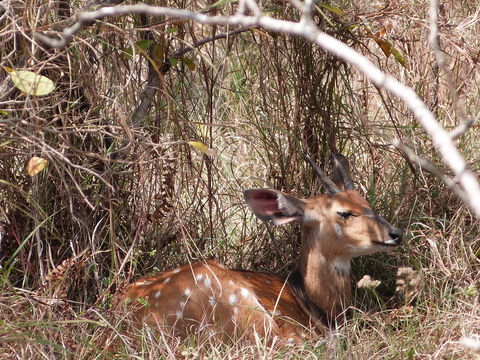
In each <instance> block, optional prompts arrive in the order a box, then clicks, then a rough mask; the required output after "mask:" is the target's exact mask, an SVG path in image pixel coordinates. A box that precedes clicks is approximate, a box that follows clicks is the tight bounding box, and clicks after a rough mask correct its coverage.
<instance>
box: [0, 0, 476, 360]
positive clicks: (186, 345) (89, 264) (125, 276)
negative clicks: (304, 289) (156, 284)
mask: <svg viewBox="0 0 480 360" xmlns="http://www.w3.org/2000/svg"><path fill="white" fill-rule="evenodd" d="M24 5H25V6H21V7H17V8H14V9H12V11H11V12H7V14H6V15H5V16H7V18H6V20H3V22H2V23H1V25H2V26H1V28H0V34H1V36H0V39H1V40H0V41H1V44H0V45H1V46H0V49H1V50H0V52H1V64H2V65H4V66H9V67H11V68H14V69H28V70H32V71H38V72H40V73H42V74H43V75H45V76H48V77H49V78H51V79H53V80H55V82H56V90H55V91H54V92H53V93H52V94H50V95H48V96H45V97H38V98H35V97H26V96H25V95H23V94H21V93H20V92H19V91H18V90H16V89H15V88H14V87H13V86H12V84H11V83H10V82H9V80H8V77H7V75H6V73H5V72H4V73H2V74H1V75H0V76H1V79H2V81H3V85H2V95H1V98H0V110H2V114H1V115H0V116H1V117H0V158H1V161H0V189H1V191H0V207H1V208H2V211H1V212H0V221H1V222H2V224H3V227H2V229H3V230H1V229H0V231H2V233H3V236H2V237H1V243H0V251H1V253H0V266H1V268H0V289H1V291H0V294H1V295H0V299H1V300H0V357H4V358H22V359H23V358H29V359H34V358H48V359H50V358H72V359H74V358H112V357H117V358H128V357H136V358H148V359H150V358H152V359H153V358H197V357H206V358H212V359H213V358H225V359H227V358H282V359H283V358H298V357H302V358H312V359H313V358H338V359H343V358H364V359H366V358H375V359H377V358H388V359H392V358H393V359H405V358H409V359H411V358H418V359H423V358H429V359H440V358H442V359H443V358H459V357H463V358H469V357H470V358H474V355H473V353H469V352H468V351H467V350H465V349H463V348H462V347H461V346H459V344H458V340H459V339H460V337H462V336H464V335H478V329H479V328H480V313H479V310H478V303H479V295H478V290H479V286H480V285H479V283H478V276H479V272H478V267H479V256H480V240H479V232H478V221H477V220H475V219H474V218H473V215H472V214H471V213H470V212H469V210H468V209H467V208H466V207H465V206H464V205H462V204H461V203H460V202H459V201H458V200H457V199H456V198H455V197H454V196H453V195H452V194H451V193H450V192H449V191H448V190H447V189H446V188H445V187H444V185H443V184H442V183H441V182H440V181H439V180H438V179H437V178H436V177H435V176H433V175H432V174H430V173H428V172H426V171H424V170H422V169H419V168H417V167H416V166H415V165H413V164H411V163H409V162H408V160H406V159H405V158H404V157H403V156H402V154H401V153H400V152H399V151H398V150H396V149H395V148H394V147H392V146H391V145H390V144H391V140H392V139H394V138H399V139H401V140H402V141H403V142H404V143H406V144H408V145H409V146H412V147H414V148H415V151H416V152H417V153H418V154H419V155H420V156H423V157H426V158H429V159H430V160H432V161H433V162H434V163H436V164H439V166H441V162H440V161H439V159H438V158H437V156H436V155H435V149H434V147H433V144H432V143H431V142H430V140H429V139H428V138H427V136H426V135H425V133H424V131H423V130H422V129H421V128H420V127H419V125H418V124H417V123H416V122H415V120H414V119H413V117H412V115H411V114H410V113H409V112H408V111H407V110H406V108H405V106H404V105H403V104H401V103H399V102H398V101H397V100H396V99H394V98H391V97H390V96H389V95H388V94H386V93H383V92H380V91H378V90H377V89H375V88H374V87H373V86H372V85H371V84H369V83H368V82H366V80H365V79H364V78H363V77H362V76H360V75H359V74H358V72H357V71H356V70H355V69H352V68H349V67H348V66H347V65H345V64H344V63H342V62H340V61H338V60H336V59H335V58H332V57H331V56H330V55H329V54H326V53H324V52H323V51H321V50H319V49H318V48H315V47H313V46H312V45H310V44H308V43H305V42H304V41H303V40H300V39H297V38H291V37H285V36H281V35H277V34H269V33H266V32H263V31H261V30H259V31H253V32H244V33H241V34H238V35H235V36H232V37H230V38H228V39H227V40H217V41H214V42H212V43H209V44H206V45H204V46H202V47H200V48H197V49H195V50H194V51H192V52H190V53H188V54H187V55H186V56H187V58H188V59H190V60H191V61H192V62H193V63H194V64H195V67H194V68H193V67H189V66H188V62H182V61H179V62H178V64H177V65H175V66H173V67H172V68H171V70H170V71H169V72H168V73H166V74H165V75H164V76H162V77H161V79H160V82H159V84H160V85H159V90H158V92H157V94H156V96H155V98H154V102H153V103H152V106H151V109H150V111H149V112H148V114H147V116H146V118H144V119H143V120H142V122H141V124H140V125H138V126H133V124H132V120H131V119H132V113H133V112H134V109H135V107H136V105H137V104H139V103H140V101H141V100H142V95H141V94H142V89H143V87H144V86H145V81H146V78H147V71H148V70H147V68H148V60H147V58H146V57H145V56H142V55H136V56H133V57H132V56H130V55H129V54H128V51H127V52H126V50H128V49H130V48H131V46H132V44H133V43H135V42H136V41H138V40H139V39H141V38H142V34H143V32H144V30H145V28H144V27H142V26H144V25H146V23H145V19H142V18H137V17H130V18H124V19H111V20H109V23H108V24H107V23H105V24H98V25H97V24H96V25H93V26H91V27H89V28H88V29H86V30H84V31H83V32H82V33H81V35H80V37H78V38H76V39H75V40H74V42H73V43H72V44H71V46H69V47H68V48H67V49H63V50H52V49H42V48H41V47H39V46H37V45H34V44H32V43H31V42H30V41H29V37H30V35H29V33H28V31H29V29H30V28H32V27H33V28H42V27H44V26H48V25H51V24H52V23H55V22H56V21H61V20H62V18H63V16H64V13H63V12H62V11H60V12H58V11H57V10H58V8H57V7H55V4H54V3H53V2H49V1H44V0H38V1H37V0H32V1H30V2H28V3H25V4H24ZM168 5H171V6H182V5H183V4H177V3H176V2H171V3H169V4H168ZM331 5H332V6H335V7H337V8H338V9H341V10H342V11H343V12H344V13H345V15H343V16H340V15H338V14H336V13H334V12H329V11H328V10H326V9H324V11H323V14H319V15H317V21H318V24H319V25H320V26H321V27H322V28H324V29H325V30H327V31H331V32H335V34H336V36H338V37H339V38H341V39H342V40H343V41H346V42H347V43H349V44H350V45H352V46H355V47H356V48H357V49H359V50H360V51H362V52H364V53H366V54H368V56H369V57H370V58H371V59H372V60H373V61H376V62H377V64H378V65H379V66H380V67H381V68H382V69H384V70H385V71H386V72H388V73H391V74H394V75H395V76H396V77H398V78H400V79H401V80H402V81H403V82H405V83H406V84H407V85H410V86H412V87H413V88H415V89H416V90H417V91H418V93H419V94H420V95H421V96H422V97H423V98H424V99H425V101H427V103H428V104H429V105H430V106H431V108H432V109H433V110H434V111H435V113H436V114H437V117H438V119H439V121H440V122H441V123H442V124H443V125H444V126H447V127H454V126H456V125H457V124H458V123H459V121H460V120H461V117H462V116H461V115H462V113H465V114H466V116H468V117H471V118H475V117H477V116H478V113H479V109H480V103H479V96H478V66H477V64H476V63H477V62H478V49H477V48H476V41H477V40H476V39H477V38H478V36H479V35H480V28H479V25H478V24H479V23H480V22H479V20H478V19H479V17H478V16H479V14H478V10H477V9H476V8H475V7H474V6H471V5H470V3H462V4H461V3H458V2H454V1H448V2H446V3H444V4H443V7H442V14H441V24H440V28H441V34H442V36H441V45H442V48H443V50H444V51H445V55H446V56H447V61H448V64H449V73H448V74H447V73H443V72H441V71H440V72H439V71H438V69H437V68H436V64H435V61H434V57H433V56H432V54H431V52H430V49H429V47H428V45H427V44H428V42H427V37H428V28H427V21H426V19H427V10H428V2H417V3H415V4H414V3H411V2H406V1H403V2H399V3H396V5H395V4H394V5H391V6H390V7H388V8H385V9H379V8H377V7H376V5H375V4H370V3H369V2H363V3H359V2H337V3H332V4H331ZM71 6H72V11H76V9H77V8H76V6H77V5H76V4H74V3H72V4H71ZM190 6H191V7H195V6H197V8H196V9H195V10H199V9H200V8H201V7H202V4H200V3H199V4H196V3H195V4H194V5H190ZM234 6H235V4H230V5H225V6H224V7H222V8H221V9H220V10H222V11H230V10H232V8H231V7H234ZM34 10H38V11H40V10H42V11H43V12H42V14H45V16H43V17H42V16H40V17H39V16H36V14H37V13H39V12H37V11H34ZM60 10H61V9H60ZM64 10H65V9H64ZM268 11H270V12H271V14H272V15H274V16H278V17H292V16H296V14H295V12H294V11H293V10H292V9H290V8H289V7H285V6H284V5H281V4H277V3H272V4H271V6H270V5H269V7H268ZM47 14H48V15H47ZM62 14H63V15H62ZM7 19H8V20H7ZM157 20H158V19H157ZM158 21H162V19H160V20H158ZM151 22H155V20H153V19H152V20H151ZM351 23H355V24H356V26H350V27H348V26H346V25H348V24H351ZM367 29H370V31H371V32H372V33H374V34H375V33H376V32H380V33H382V37H383V38H384V39H385V40H386V41H389V42H390V43H391V44H392V45H393V46H395V48H396V49H398V50H399V51H400V52H401V53H402V54H403V56H404V58H405V60H406V67H403V66H402V65H400V64H399V63H398V61H396V60H395V59H394V58H393V56H390V57H387V56H385V54H384V53H383V52H382V50H381V49H380V48H379V46H378V43H377V42H375V40H374V38H372V36H371V34H370V33H369V32H368V31H367ZM227 30H228V29H220V28H219V29H216V31H217V32H223V31H227ZM212 31H213V30H212V28H210V27H203V26H199V25H195V24H192V23H179V24H176V25H175V27H170V28H168V26H163V23H161V24H160V25H159V26H157V27H153V29H152V30H151V31H150V35H151V36H153V38H154V39H155V40H156V41H157V43H158V44H164V45H162V46H163V49H162V50H163V51H164V53H171V52H173V51H175V50H177V49H179V48H181V47H183V46H184V42H187V43H190V42H192V41H194V40H199V39H201V38H204V37H207V36H210V35H211V33H212ZM447 76H449V77H450V80H451V81H452V82H453V83H454V84H455V86H456V89H457V96H456V97H454V98H452V97H451V96H450V92H449V89H448V86H447V83H448V82H447V81H446V79H447ZM478 136H479V131H478V126H474V127H473V128H472V129H471V130H469V132H468V133H467V134H465V136H464V137H462V138H461V139H459V141H458V146H459V148H460V149H461V150H462V153H463V155H464V156H465V158H466V159H467V160H468V162H469V164H470V165H471V166H472V168H473V169H474V170H475V171H477V172H478V170H479V167H480V162H479V160H478V154H479V145H478V141H477V140H476V139H478ZM189 140H195V141H200V142H202V143H204V144H206V145H207V146H209V147H210V148H212V149H214V150H215V151H216V155H215V156H214V157H208V156H205V155H204V154H202V153H201V152H199V151H198V149H196V148H194V147H191V146H189V145H187V144H186V143H185V141H189ZM332 152H342V153H344V154H345V155H346V156H347V157H348V158H349V159H350V161H351V163H352V167H353V169H354V174H353V175H354V179H355V183H356V185H357V188H358V189H359V190H360V191H361V192H362V193H363V194H365V196H366V197H367V198H368V200H369V202H370V203H371V204H372V205H373V206H374V207H375V208H376V209H377V210H378V211H379V212H380V213H382V215H384V216H386V217H387V218H388V219H389V220H390V221H391V222H392V223H395V224H396V225H398V226H399V227H401V228H403V229H404V230H405V232H406V234H407V238H406V241H405V244H404V245H403V246H402V247H401V249H399V250H396V251H395V252H393V253H388V254H382V255H376V256H372V257H367V258H363V259H357V260H355V262H354V273H355V277H356V279H357V280H359V279H360V278H361V277H362V276H363V275H365V274H368V275H370V276H371V277H372V278H374V279H378V280H381V284H380V285H379V286H378V287H377V288H375V289H365V288H359V289H357V290H356V295H357V296H356V303H355V304H354V307H353V309H352V310H351V311H350V312H349V318H348V321H347V322H346V324H344V325H343V326H341V327H339V328H338V329H336V330H335V331H332V333H331V334H330V335H329V336H326V337H324V338H323V337H322V338H318V341H316V342H314V343H306V344H304V345H303V346H300V347H284V346H281V345H280V344H275V343H274V344H273V345H272V346H267V345H266V343H265V342H264V339H258V341H257V342H256V343H251V342H247V341H239V342H238V343H233V344H219V343H217V342H215V341H214V340H213V339H208V338H207V339H204V338H201V337H200V335H199V338H196V337H192V338H190V339H187V340H186V341H184V342H180V341H179V340H178V339H175V338H171V337H169V336H168V334H158V333H155V332H151V331H149V329H145V330H144V331H145V332H144V333H142V334H136V335H138V336H136V337H134V336H133V335H132V334H128V333H125V332H124V331H123V330H122V322H121V321H120V320H122V318H123V316H125V315H124V314H121V313H117V312H115V311H114V310H113V308H112V307H111V305H112V302H113V296H114V294H115V292H116V290H117V289H120V288H122V287H123V286H125V284H126V283H128V282H129V281H131V280H132V279H134V278H137V277H139V276H141V275H144V274H148V273H151V272H154V271H158V270H164V269H167V268H170V267H173V266H177V265H179V264H183V263H185V262H187V261H194V260H196V259H199V258H210V257H215V258H216V259H218V260H220V261H222V262H223V263H225V264H226V265H228V266H231V267H235V268H244V269H252V270H261V271H271V272H277V273H279V274H281V275H285V274H288V272H289V271H290V270H291V269H292V268H293V266H294V265H295V260H296V256H297V254H298V246H299V243H298V242H299V233H298V231H297V230H298V229H297V228H296V227H295V226H288V227H283V228H279V229H277V228H275V229H272V228H268V227H266V226H264V225H261V224H259V223H258V222H257V221H256V220H255V219H254V217H253V216H252V215H251V214H250V213H249V212H248V210H247V209H246V207H245V206H244V205H243V200H242V193H241V191H242V189H244V188H250V187H272V188H275V189H279V190H283V191H286V192H290V193H292V194H295V195H297V196H305V197H309V196H312V195H314V194H316V193H319V191H320V189H319V187H318V184H317V183H316V182H315V180H314V179H313V177H312V175H311V174H310V171H309V169H308V167H307V166H306V164H304V163H303V160H302V156H301V154H302V153H309V154H310V155H312V156H313V157H314V158H315V159H316V160H318V162H319V163H322V164H326V160H327V159H328V155H329V154H330V153H332ZM32 156H40V157H43V158H45V159H47V160H48V161H49V165H48V167H47V169H46V170H44V171H42V172H40V173H39V174H37V175H36V176H34V177H30V176H29V175H28V174H27V173H26V171H25V164H26V162H27V161H28V160H29V159H30V158H31V157H32ZM400 267H407V268H411V269H412V270H411V271H413V274H414V275H412V276H413V278H417V279H421V280H418V281H415V283H414V284H413V285H412V284H410V283H409V281H410V282H411V280H412V278H410V279H406V280H405V279H404V283H401V282H400V284H397V281H398V280H399V279H398V277H397V270H398V268H400ZM405 281H406V284H405ZM402 286H403V287H402ZM396 288H398V290H396Z"/></svg>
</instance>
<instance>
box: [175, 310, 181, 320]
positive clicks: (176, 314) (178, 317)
mask: <svg viewBox="0 0 480 360" xmlns="http://www.w3.org/2000/svg"><path fill="white" fill-rule="evenodd" d="M175 316H176V317H177V319H180V318H181V317H182V312H181V311H180V310H178V311H176V312H175Z"/></svg>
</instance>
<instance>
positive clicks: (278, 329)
mask: <svg viewBox="0 0 480 360" xmlns="http://www.w3.org/2000/svg"><path fill="white" fill-rule="evenodd" d="M332 158H333V174H332V179H333V180H330V179H329V178H328V177H327V176H326V175H325V173H324V172H323V171H322V170H320V169H319V168H318V167H317V165H315V164H314V163H313V162H312V160H310V158H308V157H307V158H306V159H307V161H308V162H309V163H310V164H311V165H312V167H313V169H314V171H315V172H316V174H317V175H318V177H319V178H320V180H321V182H322V183H323V185H324V187H325V188H326V191H327V193H326V194H322V195H319V196H317V197H314V198H311V199H298V198H296V197H293V196H291V195H287V194H284V193H282V192H280V191H277V190H270V189H250V190H245V191H244V197H245V201H246V203H247V204H248V206H249V208H250V209H251V210H252V211H253V213H254V214H255V215H256V216H257V217H258V218H260V219H261V220H263V221H265V222H267V221H271V222H272V223H273V224H274V225H283V224H286V223H289V222H291V221H294V220H296V221H299V222H300V223H301V224H302V233H303V236H302V245H301V251H300V261H299V264H298V267H297V269H296V270H295V271H294V272H293V273H292V274H291V275H290V276H289V277H288V278H287V279H286V280H285V279H282V278H281V277H279V276H277V275H274V274H268V273H260V272H253V271H239V270H232V269H227V268H225V267H223V266H222V265H220V264H218V263H217V262H215V261H206V262H197V263H193V264H188V265H185V266H183V267H181V268H178V269H175V270H170V271H165V272H162V273H159V274H156V275H154V276H152V277H148V278H143V279H141V280H139V281H137V282H135V283H134V284H132V285H130V286H129V288H128V289H127V291H126V294H125V295H124V297H125V298H129V299H134V300H135V299H139V298H143V301H140V302H143V303H145V302H148V305H147V306H143V307H141V308H140V309H137V310H136V311H137V312H136V319H137V321H139V322H140V324H143V323H147V324H149V325H151V326H154V327H159V328H160V329H163V330H167V329H172V328H173V329H175V330H176V332H177V333H180V334H187V333H189V332H191V331H192V330H206V331H208V332H209V333H211V332H212V331H213V332H215V333H219V334H222V335H224V336H225V335H226V336H230V337H235V336H238V335H239V334H243V333H246V334H247V335H248V336H251V335H253V333H254V332H256V333H257V334H259V335H260V336H267V335H270V336H279V337H281V338H283V339H288V340H290V341H292V340H293V341H301V338H302V334H303V331H304V329H305V328H311V327H312V326H314V327H316V328H322V327H323V328H324V327H325V325H327V326H328V325H331V324H332V323H333V322H334V321H335V319H336V318H337V316H339V315H340V314H341V313H342V312H343V311H344V310H345V308H346V307H348V306H349V304H350V300H351V284H350V259H351V258H353V257H355V256H360V255H367V254H373V253H376V252H379V251H385V250H388V249H391V248H393V247H395V246H397V245H398V244H399V243H400V241H401V239H402V234H401V232H400V231H399V230H398V229H396V228H394V227H393V226H392V225H390V224H389V223H388V222H387V221H386V220H385V219H383V218H382V217H380V216H379V215H378V214H377V213H375V212H374V211H373V210H372V209H371V208H370V206H369V204H368V203H367V201H366V200H365V199H364V198H363V197H362V196H361V195H360V194H359V193H358V192H357V191H355V190H354V189H353V183H352V179H351V175H350V169H349V164H348V162H347V160H346V159H345V157H344V156H343V155H334V156H333V157H332Z"/></svg>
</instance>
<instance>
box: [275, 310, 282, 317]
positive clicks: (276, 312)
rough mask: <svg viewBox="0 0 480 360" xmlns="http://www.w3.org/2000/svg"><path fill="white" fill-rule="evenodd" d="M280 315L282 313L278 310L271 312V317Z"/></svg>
mask: <svg viewBox="0 0 480 360" xmlns="http://www.w3.org/2000/svg"><path fill="white" fill-rule="evenodd" d="M281 315H282V313H281V312H280V311H278V310H275V311H274V312H273V316H281Z"/></svg>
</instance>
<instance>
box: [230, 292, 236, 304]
mask: <svg viewBox="0 0 480 360" xmlns="http://www.w3.org/2000/svg"><path fill="white" fill-rule="evenodd" d="M228 302H229V303H230V305H234V304H235V303H236V302H237V295H235V294H231V295H230V296H229V297H228Z"/></svg>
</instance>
